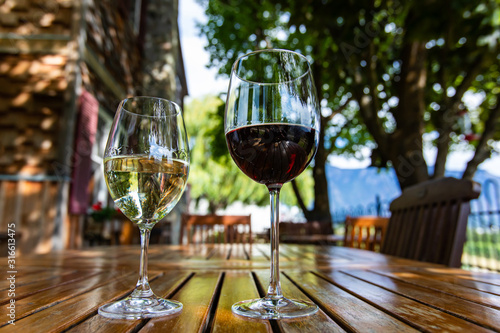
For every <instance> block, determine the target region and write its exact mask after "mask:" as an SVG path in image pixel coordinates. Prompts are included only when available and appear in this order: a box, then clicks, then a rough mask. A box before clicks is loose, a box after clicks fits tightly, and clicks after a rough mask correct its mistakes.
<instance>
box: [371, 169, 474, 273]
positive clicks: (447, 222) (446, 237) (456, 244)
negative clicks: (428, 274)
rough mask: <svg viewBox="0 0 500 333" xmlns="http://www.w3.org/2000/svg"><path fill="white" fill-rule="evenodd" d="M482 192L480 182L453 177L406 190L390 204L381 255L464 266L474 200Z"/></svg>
mask: <svg viewBox="0 0 500 333" xmlns="http://www.w3.org/2000/svg"><path fill="white" fill-rule="evenodd" d="M480 192H481V185H480V184H479V183H476V182H474V181H471V180H459V179H455V178H450V177H448V178H440V179H436V180H431V181H427V182H423V183H420V184H417V185H415V186H412V187H409V188H406V189H405V190H403V193H402V194H401V196H400V197H398V198H396V199H395V200H394V201H393V202H392V203H391V205H390V211H391V218H390V221H389V225H388V227H387V233H386V236H385V240H384V243H383V245H382V250H381V252H383V253H385V254H391V255H396V256H399V257H404V258H409V259H416V260H419V261H427V262H433V263H438V264H445V265H448V266H451V267H460V265H461V258H462V252H463V247H464V243H465V234H466V230H467V218H468V216H469V213H470V200H472V199H476V198H478V197H479V194H480Z"/></svg>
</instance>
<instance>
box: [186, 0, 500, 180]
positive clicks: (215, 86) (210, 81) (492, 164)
mask: <svg viewBox="0 0 500 333" xmlns="http://www.w3.org/2000/svg"><path fill="white" fill-rule="evenodd" d="M206 21H207V18H206V16H205V14H204V9H203V8H202V7H201V6H200V5H199V4H198V3H197V2H196V1H195V0H179V33H180V37H181V47H182V56H183V59H184V67H185V71H186V80H187V84H188V93H189V96H188V97H187V98H186V101H185V102H186V103H189V101H190V100H191V99H194V98H200V97H203V96H205V95H209V94H210V95H217V94H219V93H221V92H226V91H227V87H228V84H229V80H228V79H227V78H222V77H219V78H218V77H217V75H216V74H217V70H216V69H215V68H211V69H208V68H207V67H206V65H207V64H208V62H209V54H208V52H207V51H205V50H204V46H205V45H206V44H207V43H206V39H205V37H200V36H199V33H198V28H196V22H201V23H204V22H206ZM435 154H436V152H435V149H434V150H429V151H426V152H425V155H426V160H427V161H433V160H434V158H435ZM367 157H369V154H367ZM471 158H472V152H456V153H450V155H449V157H448V162H447V164H446V168H447V169H449V170H458V171H463V170H465V167H466V164H467V162H468V161H469V160H470V159H471ZM329 161H330V163H331V164H332V165H334V166H336V167H339V168H346V169H358V168H366V167H368V166H369V165H370V160H369V158H367V159H364V160H361V161H360V160H357V159H354V158H352V159H345V158H343V157H332V158H331V159H330V160H329ZM479 168H480V169H484V170H487V171H488V172H490V173H491V174H494V175H496V176H499V177H500V156H496V157H494V158H491V159H489V160H487V161H485V162H483V163H482V164H481V165H480V166H479Z"/></svg>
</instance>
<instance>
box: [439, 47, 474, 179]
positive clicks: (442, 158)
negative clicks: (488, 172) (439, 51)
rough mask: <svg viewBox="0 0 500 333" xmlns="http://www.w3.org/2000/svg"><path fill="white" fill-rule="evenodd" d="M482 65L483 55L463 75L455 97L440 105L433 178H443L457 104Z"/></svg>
mask: <svg viewBox="0 0 500 333" xmlns="http://www.w3.org/2000/svg"><path fill="white" fill-rule="evenodd" d="M443 63H444V62H443ZM482 65H483V55H482V54H480V55H478V56H477V57H476V58H475V59H474V60H473V63H472V66H471V67H470V69H469V70H468V71H467V73H466V74H465V76H464V79H463V80H462V82H461V83H460V85H459V86H458V87H457V89H456V92H455V95H454V96H453V97H451V98H448V97H445V98H444V103H443V104H442V105H441V113H442V117H439V119H440V121H439V123H438V127H439V128H438V132H439V138H438V139H437V144H436V148H437V155H436V161H435V163H434V174H433V176H432V177H433V178H437V177H442V176H444V173H445V168H446V160H447V157H448V151H449V145H450V140H451V139H450V134H451V132H452V127H453V125H454V124H455V122H456V119H457V114H458V110H459V104H460V103H461V101H462V98H463V96H464V94H465V92H466V91H467V90H468V89H469V88H470V86H471V84H472V82H474V80H475V78H476V76H477V75H478V74H479V72H480V69H481V67H482ZM444 67H445V66H444V65H442V67H441V68H444ZM440 71H441V69H440ZM443 72H444V70H443ZM439 77H440V84H441V86H442V87H443V89H444V88H445V85H446V82H445V81H444V73H441V74H440V75H439ZM476 167H477V166H476ZM474 172H475V171H474Z"/></svg>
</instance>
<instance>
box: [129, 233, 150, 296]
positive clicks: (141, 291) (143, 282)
mask: <svg viewBox="0 0 500 333" xmlns="http://www.w3.org/2000/svg"><path fill="white" fill-rule="evenodd" d="M139 230H140V232H141V264H140V268H139V280H138V281H137V285H136V286H135V290H134V291H133V292H132V297H149V296H151V295H153V292H152V291H151V287H150V286H149V281H148V246H149V235H150V233H151V229H150V228H147V227H139Z"/></svg>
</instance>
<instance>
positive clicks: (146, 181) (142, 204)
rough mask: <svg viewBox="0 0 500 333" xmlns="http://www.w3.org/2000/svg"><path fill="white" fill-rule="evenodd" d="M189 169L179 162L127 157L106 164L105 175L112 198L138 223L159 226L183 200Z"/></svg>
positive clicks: (145, 157)
mask: <svg viewBox="0 0 500 333" xmlns="http://www.w3.org/2000/svg"><path fill="white" fill-rule="evenodd" d="M188 172H189V165H188V163H187V162H186V161H182V160H177V159H166V158H163V159H156V158H154V157H150V156H149V155H125V156H118V157H109V158H106V159H105V160H104V173H105V178H106V183H107V185H108V189H109V192H110V194H111V197H112V198H113V200H114V201H115V204H116V205H117V206H118V208H120V210H121V211H122V212H123V214H125V216H127V217H128V218H129V219H131V220H132V221H133V222H135V223H141V224H143V223H144V224H150V223H156V222H157V221H159V220H161V219H162V218H163V217H165V215H167V214H168V213H169V212H170V211H171V210H172V208H174V206H175V204H176V203H177V202H178V201H179V199H180V198H181V195H182V192H183V191H184V188H185V186H186V182H187V177H188Z"/></svg>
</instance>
